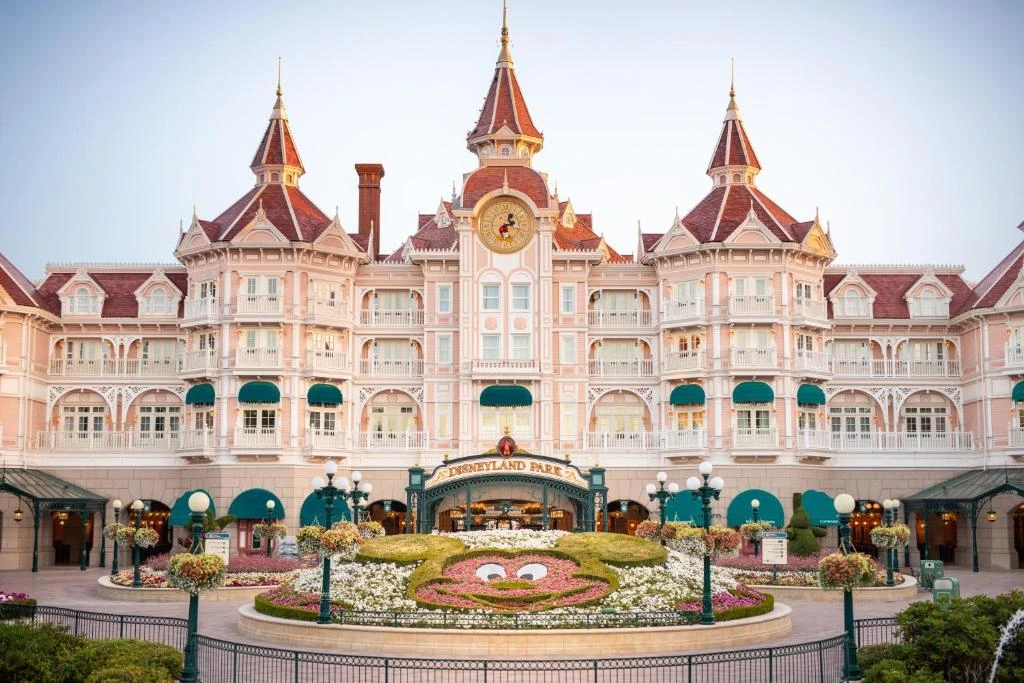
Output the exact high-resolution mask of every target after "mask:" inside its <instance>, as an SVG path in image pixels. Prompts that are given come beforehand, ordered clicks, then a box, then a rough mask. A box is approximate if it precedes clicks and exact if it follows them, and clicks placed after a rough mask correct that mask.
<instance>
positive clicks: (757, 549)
mask: <svg viewBox="0 0 1024 683" xmlns="http://www.w3.org/2000/svg"><path fill="white" fill-rule="evenodd" d="M760 507H761V501H759V500H758V499H757V498H755V499H754V500H752V501H750V521H752V522H757V519H758V508H760ZM760 554H761V540H760V537H759V536H755V537H754V557H757V556H758V555H760ZM772 568H773V569H774V568H775V565H772Z"/></svg>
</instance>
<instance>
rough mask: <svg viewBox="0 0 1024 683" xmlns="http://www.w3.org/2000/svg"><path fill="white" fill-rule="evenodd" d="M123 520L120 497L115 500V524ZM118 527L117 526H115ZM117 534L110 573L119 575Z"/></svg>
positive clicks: (115, 535)
mask: <svg viewBox="0 0 1024 683" xmlns="http://www.w3.org/2000/svg"><path fill="white" fill-rule="evenodd" d="M120 521H121V501H120V499H118V500H115V501H114V524H119V523H120ZM115 528H116V527H115ZM117 569H118V567H117V534H114V561H113V562H111V563H110V575H111V576H116V575H117Z"/></svg>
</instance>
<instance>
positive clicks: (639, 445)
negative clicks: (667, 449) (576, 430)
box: [583, 432, 661, 451]
mask: <svg viewBox="0 0 1024 683" xmlns="http://www.w3.org/2000/svg"><path fill="white" fill-rule="evenodd" d="M585 437H586V438H585V439H584V440H583V447H584V448H586V449H589V450H592V451H625V450H632V451H635V450H650V449H652V448H658V447H659V446H660V445H661V435H660V434H658V433H657V432H587V434H586V435H585Z"/></svg>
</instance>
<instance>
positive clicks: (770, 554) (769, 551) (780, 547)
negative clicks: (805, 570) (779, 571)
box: [761, 531, 789, 564]
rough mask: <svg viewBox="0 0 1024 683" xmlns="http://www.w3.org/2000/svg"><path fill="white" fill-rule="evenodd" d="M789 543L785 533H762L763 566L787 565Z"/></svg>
mask: <svg viewBox="0 0 1024 683" xmlns="http://www.w3.org/2000/svg"><path fill="white" fill-rule="evenodd" d="M787 543H788V538H787V536H786V532H785V531H762V532H761V564H786V562H787V561H788V559H789V558H788V555H787Z"/></svg>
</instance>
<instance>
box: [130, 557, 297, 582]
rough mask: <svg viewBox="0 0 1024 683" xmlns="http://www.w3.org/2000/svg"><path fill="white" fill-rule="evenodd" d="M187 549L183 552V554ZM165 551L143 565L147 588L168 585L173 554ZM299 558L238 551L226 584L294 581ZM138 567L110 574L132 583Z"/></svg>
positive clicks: (232, 560)
mask: <svg viewBox="0 0 1024 683" xmlns="http://www.w3.org/2000/svg"><path fill="white" fill-rule="evenodd" d="M181 554H183V553H179V554H178V555H181ZM178 555H171V554H170V553H164V554H162V555H155V556H153V557H151V558H149V559H148V560H146V562H145V564H143V566H142V571H141V572H140V577H141V579H142V586H143V588H167V589H170V588H172V586H169V585H168V583H167V565H168V562H169V561H170V559H171V558H172V557H177V556H178ZM298 570H299V562H298V560H293V559H290V558H286V557H266V556H264V555H235V556H233V557H232V558H231V561H230V562H229V563H228V566H227V569H226V573H225V575H224V587H225V588H252V587H255V586H278V585H280V584H282V583H290V582H291V581H293V580H294V579H295V577H296V576H297V575H298ZM134 571H135V570H134V568H131V569H125V570H123V571H121V572H118V573H117V574H115V575H113V576H111V577H110V582H111V583H112V584H114V585H115V586H131V585H132V581H133V578H134Z"/></svg>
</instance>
